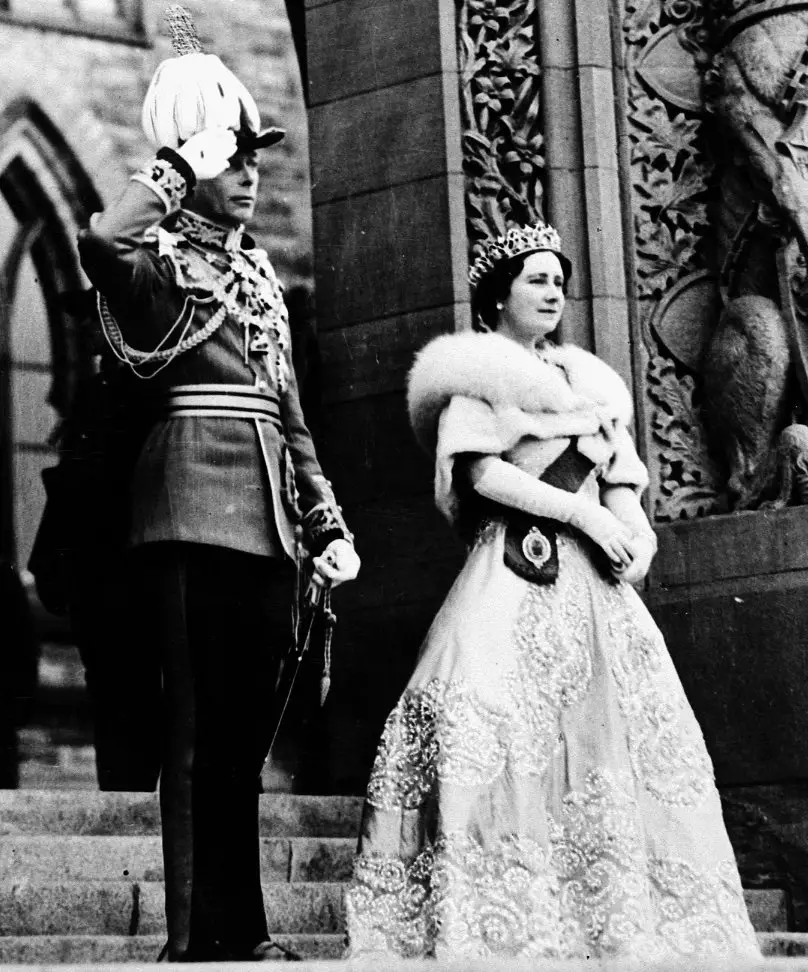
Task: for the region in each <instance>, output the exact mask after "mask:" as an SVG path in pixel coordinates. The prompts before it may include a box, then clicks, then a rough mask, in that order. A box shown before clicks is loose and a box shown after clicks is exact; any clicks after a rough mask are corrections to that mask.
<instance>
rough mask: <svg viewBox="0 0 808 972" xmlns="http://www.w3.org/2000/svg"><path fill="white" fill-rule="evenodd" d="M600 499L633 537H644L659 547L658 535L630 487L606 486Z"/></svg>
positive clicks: (653, 545)
mask: <svg viewBox="0 0 808 972" xmlns="http://www.w3.org/2000/svg"><path fill="white" fill-rule="evenodd" d="M600 499H601V502H602V503H603V505H604V506H605V507H606V509H608V510H611V512H612V513H614V515H615V516H616V517H617V519H618V520H620V522H621V523H623V524H624V525H625V526H626V527H627V528H628V530H629V532H630V533H631V534H632V536H638V537H644V538H646V539H647V540H648V541H649V542H650V543H651V545H652V547H653V549H654V551H656V547H657V539H656V534H655V533H654V530H653V528H652V526H651V524H650V523H649V522H648V517H647V516H646V515H645V511H644V510H643V508H642V504H641V503H640V500H639V497H638V496H637V494H636V493H635V491H634V490H633V489H631V487H629V486H606V487H604V488H602V489H601V494H600Z"/></svg>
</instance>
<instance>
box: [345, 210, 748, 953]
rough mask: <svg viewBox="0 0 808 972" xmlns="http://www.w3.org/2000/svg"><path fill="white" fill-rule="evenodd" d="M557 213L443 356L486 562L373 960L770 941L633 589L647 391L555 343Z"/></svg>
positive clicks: (392, 830)
mask: <svg viewBox="0 0 808 972" xmlns="http://www.w3.org/2000/svg"><path fill="white" fill-rule="evenodd" d="M569 271H570V267H569V263H568V261H567V260H566V258H565V257H564V256H563V255H562V254H561V252H560V241H559V238H558V235H557V234H556V232H555V231H554V230H553V229H552V228H551V227H549V226H546V225H545V224H539V225H537V226H534V227H528V228H524V229H514V230H511V231H510V232H509V233H508V235H507V236H506V237H502V238H500V239H498V240H495V241H492V242H490V243H488V244H486V245H484V246H483V247H482V252H481V255H480V256H479V257H478V258H477V260H476V261H475V264H474V266H473V267H472V270H471V273H470V279H471V282H472V285H473V287H474V300H473V309H474V312H475V328H476V333H471V332H469V333H463V334H454V335H446V336H442V337H439V338H437V339H435V340H434V341H432V342H431V343H430V344H429V345H428V346H427V347H426V348H425V349H424V350H423V351H422V352H421V353H420V354H419V356H418V359H417V361H416V363H415V365H414V367H413V370H412V373H411V375H410V384H409V406H410V417H411V421H412V425H413V429H414V431H415V434H416V436H417V437H418V439H419V441H420V442H421V444H422V445H424V447H425V448H427V449H428V450H429V451H430V452H431V453H432V454H433V455H434V457H435V495H436V502H437V505H438V507H439V508H440V509H441V510H442V511H443V512H444V513H445V515H446V516H447V517H448V518H449V520H450V521H451V522H453V523H454V524H456V525H458V526H460V527H465V528H467V529H468V527H469V526H470V525H473V527H474V530H473V540H472V541H471V543H470V549H469V554H468V558H467V560H466V562H465V565H464V567H463V569H462V571H461V573H460V575H459V576H458V578H457V580H456V582H455V584H454V586H453V588H452V590H451V591H450V593H449V595H448V597H447V599H446V601H445V603H444V604H443V606H442V608H441V610H440V612H439V613H438V615H437V617H436V618H435V621H434V623H433V625H432V627H431V629H430V631H429V634H428V635H427V638H426V640H425V642H424V645H423V647H422V649H421V653H420V655H419V660H418V664H417V666H416V669H415V672H414V673H413V675H412V678H411V679H410V682H409V684H408V686H407V688H406V690H405V692H404V694H403V696H402V698H401V700H400V702H399V703H398V705H397V706H396V708H395V709H394V710H393V712H392V713H391V714H390V716H389V718H388V720H387V722H386V725H385V728H384V733H383V735H382V739H381V742H380V745H379V749H378V753H377V756H376V761H375V764H374V767H373V772H372V776H371V779H370V784H369V787H368V792H367V801H366V805H365V813H364V818H363V824H362V834H361V837H360V845H359V851H358V855H357V859H356V863H355V872H354V879H353V882H352V884H351V887H350V889H349V891H348V895H347V916H348V942H349V948H348V953H347V954H348V956H350V957H358V956H362V955H372V956H376V957H378V956H379V954H380V953H385V954H387V955H396V956H401V957H407V958H414V957H422V956H438V957H457V956H466V955H475V956H488V955H495V956H506V955H507V956H524V957H528V956H530V957H601V956H614V955H621V956H628V957H636V958H641V959H643V960H644V961H648V960H651V959H656V958H661V957H665V956H667V955H671V954H673V955H683V954H684V955H695V954H700V955H728V954H736V955H737V954H742V953H747V954H749V955H757V954H758V947H757V942H756V938H755V934H754V932H753V929H752V927H751V924H750V922H749V919H748V916H747V913H746V908H745V904H744V899H743V894H742V891H741V885H740V880H739V876H738V871H737V868H736V864H735V859H734V856H733V852H732V848H731V846H730V843H729V840H728V838H727V835H726V831H725V828H724V824H723V820H722V816H721V807H720V803H719V798H718V794H717V792H716V789H715V785H714V780H713V772H712V765H711V762H710V759H709V757H708V755H707V752H706V749H705V746H704V740H703V738H702V734H701V731H700V729H699V726H698V724H697V722H696V720H695V718H694V716H693V713H692V711H691V709H690V706H689V705H688V703H687V700H686V698H685V696H684V693H683V691H682V687H681V685H680V683H679V680H678V677H677V675H676V672H675V670H674V667H673V664H672V663H671V660H670V658H669V656H668V653H667V650H666V647H665V643H664V641H663V638H662V635H661V634H660V632H659V630H658V629H657V627H656V625H655V624H654V622H653V620H652V619H651V617H650V615H649V614H648V612H647V610H646V609H645V607H644V605H643V604H642V602H641V600H640V598H639V596H638V595H637V593H636V591H635V590H634V588H633V587H632V584H636V583H637V582H639V581H641V580H642V578H643V577H644V576H645V573H646V572H647V570H648V567H649V565H650V562H651V559H652V557H653V555H654V553H655V549H656V543H655V537H654V533H653V531H652V530H651V527H650V526H649V524H648V521H647V519H646V517H645V515H644V513H643V511H642V508H641V505H640V502H639V499H638V496H639V494H640V493H641V491H642V490H643V488H644V487H645V486H646V484H647V475H646V471H645V468H644V466H643V465H642V463H641V462H640V460H639V458H638V456H637V453H636V451H635V449H634V446H633V443H632V440H631V438H630V436H629V433H628V426H629V423H630V420H631V399H630V396H629V394H628V391H627V389H626V387H625V385H624V384H623V382H622V381H621V379H620V378H619V377H618V376H617V374H616V373H615V372H614V371H612V370H611V369H610V368H609V367H608V366H607V365H605V364H604V363H603V362H601V361H600V360H599V359H598V358H596V357H594V356H593V355H591V354H589V353H588V352H585V351H583V350H581V349H579V348H575V347H572V346H570V345H557V344H555V343H552V342H551V341H550V340H548V335H550V334H551V333H552V332H553V331H554V330H555V328H556V327H557V325H558V323H559V320H560V318H561V313H562V311H563V307H564V291H565V287H566V282H567V280H568V278H569Z"/></svg>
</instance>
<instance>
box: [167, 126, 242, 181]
mask: <svg viewBox="0 0 808 972" xmlns="http://www.w3.org/2000/svg"><path fill="white" fill-rule="evenodd" d="M235 152H236V135H235V132H233V131H231V130H230V129H229V128H206V129H204V130H203V131H201V132H197V133H196V135H192V136H191V137H190V138H189V139H188V141H187V142H185V143H184V144H183V145H181V146H180V147H179V148H178V149H177V155H181V156H182V157H183V158H184V159H185V161H186V162H187V163H188V165H190V167H191V168H192V169H193V170H194V175H195V176H196V177H197V179H199V180H200V181H202V180H204V179H215V178H216V176H217V175H220V174H221V173H222V172H224V170H225V169H226V168H227V166H228V165H229V164H230V157H231V156H232V155H235Z"/></svg>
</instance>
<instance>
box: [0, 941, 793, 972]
mask: <svg viewBox="0 0 808 972" xmlns="http://www.w3.org/2000/svg"><path fill="white" fill-rule="evenodd" d="M275 938H276V940H277V941H278V942H279V943H280V944H281V945H284V946H286V947H287V948H291V949H292V950H293V951H295V952H297V954H298V955H300V956H301V957H302V958H304V959H307V960H309V961H316V960H328V959H338V958H340V956H341V955H342V952H343V949H344V937H343V936H342V935H341V934H340V935H276V936H275ZM758 941H759V942H760V947H761V951H762V953H763V955H764V956H765V957H773V958H774V957H777V958H802V957H805V956H808V934H801V933H797V932H785V933H783V932H779V933H772V932H768V933H763V934H760V935H758ZM164 942H165V939H164V938H163V937H162V936H161V935H137V936H130V935H64V936H58V937H57V936H49V935H40V936H22V937H11V938H0V966H5V965H29V966H30V965H42V964H45V963H47V964H52V965H79V964H82V965H84V964H87V965H113V964H120V963H124V962H126V963H131V962H142V963H150V964H151V963H153V962H154V961H155V959H156V957H157V956H158V955H159V953H160V949H161V948H162V947H163V944H164ZM277 954H278V959H280V958H281V955H280V953H277ZM573 964H574V963H573ZM239 967H240V968H243V967H244V966H243V965H240V966H239ZM564 967H565V968H566V967H567V963H565V966H564ZM802 967H803V968H805V966H802ZM235 968H236V966H234V969H235ZM429 968H430V969H434V968H436V966H435V963H434V961H433V962H431V963H430V966H429ZM777 968H778V969H781V970H782V966H780V965H778V966H777ZM788 968H791V966H790V965H789V966H788ZM724 972H726V967H724Z"/></svg>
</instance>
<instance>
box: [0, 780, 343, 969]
mask: <svg viewBox="0 0 808 972" xmlns="http://www.w3.org/2000/svg"><path fill="white" fill-rule="evenodd" d="M360 812H361V800H360V799H359V798H355V797H311V796H291V795H288V794H272V795H266V796H263V797H261V833H262V835H263V836H262V847H261V851H262V869H263V880H264V897H265V900H266V906H267V915H268V917H269V927H270V934H272V935H273V937H274V938H276V940H277V941H279V942H281V943H283V944H284V945H287V946H289V947H290V948H292V949H294V950H295V951H296V952H298V953H299V954H301V955H303V956H304V957H305V958H307V959H312V960H314V959H327V958H338V957H339V956H340V955H341V953H342V949H343V927H344V916H343V887H344V882H345V881H346V880H347V878H348V877H349V876H350V871H351V863H352V857H353V852H354V848H355V846H356V834H357V832H358V828H359V816H360ZM159 828H160V818H159V808H158V804H157V798H156V796H152V795H150V794H122V793H92V792H88V791H75V790H74V791H69V790H68V791H61V792H60V791H57V790H52V791H48V790H17V791H9V790H6V791H0V965H13V964H25V965H36V964H46V963H48V964H55V963H60V964H61V963H67V964H80V963H99V964H105V965H106V964H111V963H116V962H153V961H154V960H155V959H156V957H157V955H158V953H159V951H160V949H161V947H162V945H163V943H164V940H165V920H164V917H163V884H162V877H163V874H162V871H163V867H162V857H161V851H160V837H159V832H160V829H159Z"/></svg>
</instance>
